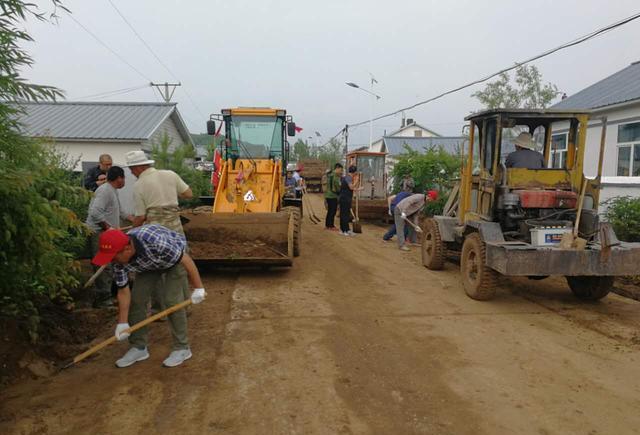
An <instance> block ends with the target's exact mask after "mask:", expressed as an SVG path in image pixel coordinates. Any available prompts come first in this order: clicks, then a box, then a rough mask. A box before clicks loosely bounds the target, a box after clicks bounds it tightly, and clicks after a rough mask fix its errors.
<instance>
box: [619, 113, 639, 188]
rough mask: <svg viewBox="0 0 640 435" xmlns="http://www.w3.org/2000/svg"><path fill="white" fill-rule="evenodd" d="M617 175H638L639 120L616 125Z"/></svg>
mask: <svg viewBox="0 0 640 435" xmlns="http://www.w3.org/2000/svg"><path fill="white" fill-rule="evenodd" d="M617 175H618V176H619V177H628V176H634V177H638V176H640V122H633V123H629V124H621V125H619V126H618V172H617Z"/></svg>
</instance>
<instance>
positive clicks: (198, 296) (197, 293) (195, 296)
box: [191, 288, 207, 305]
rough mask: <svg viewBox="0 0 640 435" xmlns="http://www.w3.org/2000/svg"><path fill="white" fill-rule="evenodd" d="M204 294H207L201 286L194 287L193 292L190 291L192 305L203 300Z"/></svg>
mask: <svg viewBox="0 0 640 435" xmlns="http://www.w3.org/2000/svg"><path fill="white" fill-rule="evenodd" d="M205 296H207V293H205V291H204V289H203V288H197V289H194V290H193V293H191V303H192V304H194V305H195V304H199V303H200V302H202V301H204V298H205Z"/></svg>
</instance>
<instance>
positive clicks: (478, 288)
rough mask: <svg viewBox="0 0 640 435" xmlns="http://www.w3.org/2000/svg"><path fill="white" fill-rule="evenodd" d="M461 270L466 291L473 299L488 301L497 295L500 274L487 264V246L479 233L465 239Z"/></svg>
mask: <svg viewBox="0 0 640 435" xmlns="http://www.w3.org/2000/svg"><path fill="white" fill-rule="evenodd" d="M460 272H461V273H462V284H463V286H464V291H465V293H467V296H469V297H470V298H471V299H475V300H478V301H487V300H489V299H492V298H493V297H494V296H495V294H496V285H497V281H498V279H497V278H498V274H497V272H495V271H494V270H493V269H491V268H490V267H488V266H487V265H486V248H485V244H484V242H483V241H482V239H480V235H479V234H478V233H472V234H469V235H468V236H467V237H466V238H465V240H464V243H463V245H462V254H461V257H460Z"/></svg>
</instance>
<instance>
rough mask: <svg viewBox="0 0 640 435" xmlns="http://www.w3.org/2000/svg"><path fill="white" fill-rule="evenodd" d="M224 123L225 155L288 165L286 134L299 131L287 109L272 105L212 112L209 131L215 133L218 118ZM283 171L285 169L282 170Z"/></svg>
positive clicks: (225, 157) (234, 159)
mask: <svg viewBox="0 0 640 435" xmlns="http://www.w3.org/2000/svg"><path fill="white" fill-rule="evenodd" d="M216 120H217V121H220V122H222V123H223V124H224V127H225V141H224V144H223V149H222V158H223V159H224V160H229V159H231V160H232V161H233V163H234V165H235V162H236V161H237V160H245V159H246V160H249V161H256V160H274V161H281V162H283V163H282V165H281V166H282V168H283V170H284V168H285V167H286V165H287V162H288V160H289V156H288V142H287V136H294V135H295V133H296V130H295V128H296V127H295V123H294V122H293V120H292V118H291V116H288V115H287V113H286V111H285V110H281V109H269V108H256V107H249V108H244V107H241V108H236V109H223V110H222V113H221V114H220V115H212V116H211V119H210V120H209V122H208V123H207V133H209V134H214V132H215V121H216ZM283 174H284V172H283Z"/></svg>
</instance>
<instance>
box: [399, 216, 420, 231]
mask: <svg viewBox="0 0 640 435" xmlns="http://www.w3.org/2000/svg"><path fill="white" fill-rule="evenodd" d="M402 219H404V221H405V222H406V223H408V224H409V225H411V227H412V228H413V229H414V230H416V232H417V233H420V234H422V228H420V227H419V226H418V225H416V224H414V223H413V222H411V221H410V220H409V218H406V217H403V218H402Z"/></svg>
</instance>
